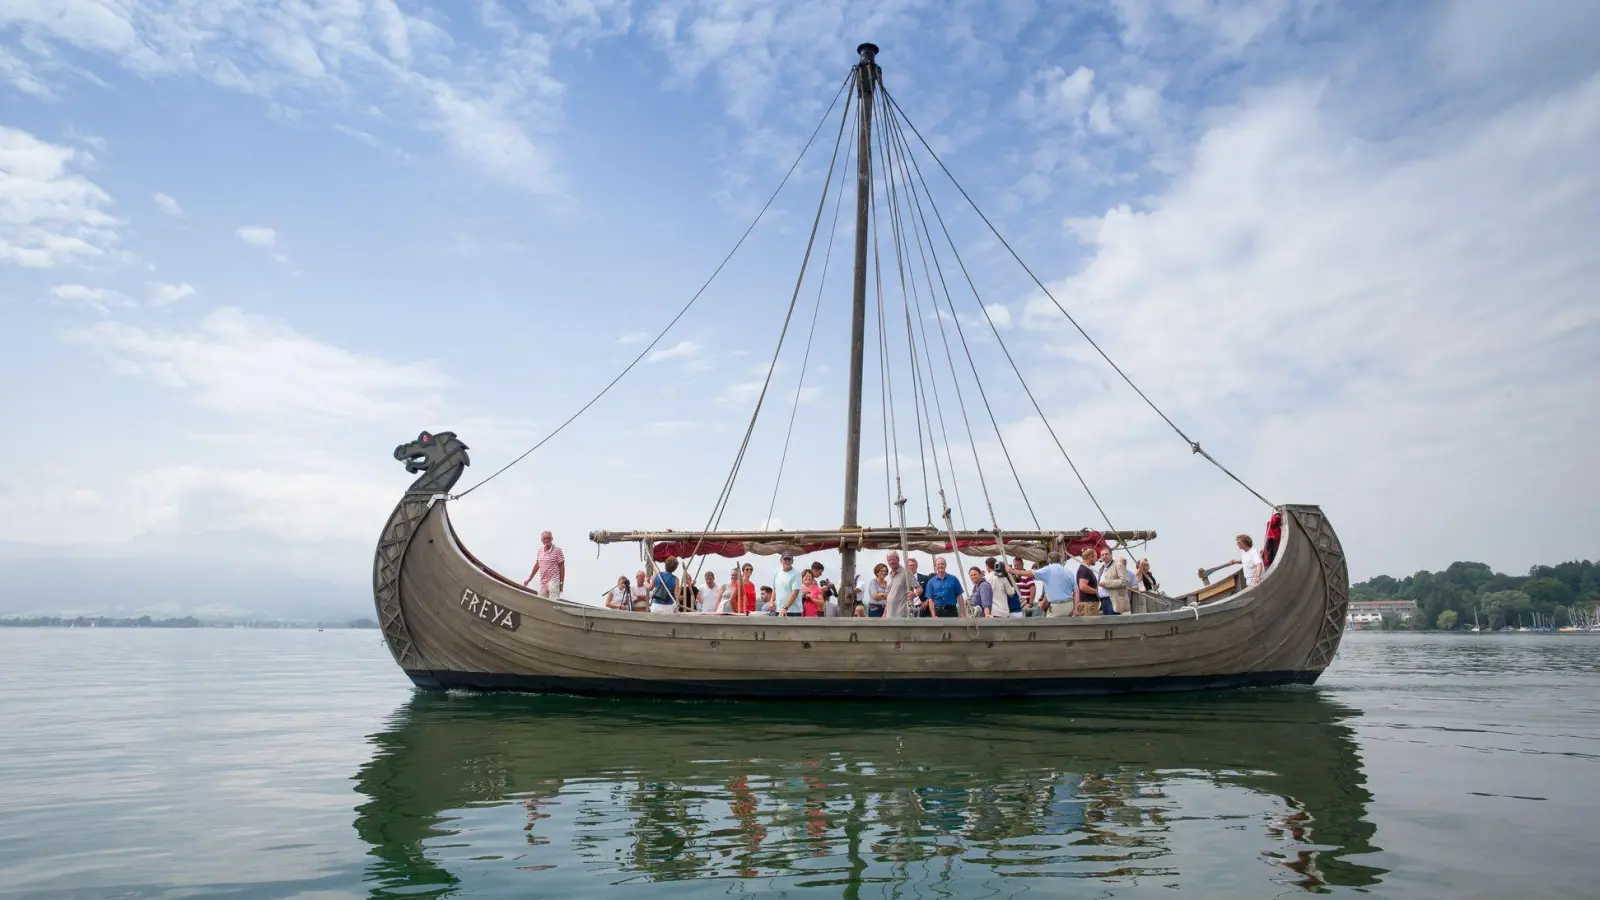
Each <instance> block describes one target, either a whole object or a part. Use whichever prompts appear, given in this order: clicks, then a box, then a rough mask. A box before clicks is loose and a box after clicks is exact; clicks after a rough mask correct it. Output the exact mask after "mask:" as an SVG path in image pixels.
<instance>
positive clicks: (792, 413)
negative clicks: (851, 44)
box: [762, 110, 861, 528]
mask: <svg viewBox="0 0 1600 900" xmlns="http://www.w3.org/2000/svg"><path fill="white" fill-rule="evenodd" d="M860 114H861V113H860V110H857V111H856V115H857V117H858V118H859V116H860ZM854 154H855V150H854V148H852V149H850V150H847V151H845V166H844V168H842V169H841V170H840V171H839V192H838V193H837V194H835V195H834V200H833V226H832V227H831V228H829V229H828V247H827V250H826V251H825V252H824V253H823V255H822V277H821V278H820V279H818V281H817V301H816V303H815V304H814V305H813V306H812V307H811V330H810V331H809V332H808V333H807V334H806V350H805V353H803V354H802V355H801V357H800V381H799V383H798V384H796V385H795V388H794V406H793V407H791V408H790V410H789V427H788V428H787V429H786V430H785V431H784V433H783V452H782V453H781V454H779V456H778V476H777V477H776V478H775V479H773V482H772V502H770V503H768V504H767V519H766V524H765V525H764V526H762V527H763V528H771V527H772V513H773V511H774V510H776V509H777V508H778V488H779V487H780V486H782V484H783V469H784V464H785V463H787V462H788V461H789V441H790V439H791V438H793V437H794V422H795V419H796V418H797V417H798V416H799V415H800V394H801V392H802V391H804V390H805V386H806V370H807V368H808V367H809V365H810V363H811V342H812V340H813V339H815V338H816V336H817V314H818V313H820V312H821V311H822V289H823V288H824V287H825V286H826V285H827V283H828V263H829V262H830V261H831V260H832V259H833V239H834V237H835V236H836V235H837V234H838V232H839V210H840V209H841V208H842V207H843V206H844V184H845V182H846V181H848V180H849V179H850V166H849V162H850V160H852V159H854V158H855V156H854ZM827 190H828V186H827V185H824V186H823V191H824V192H826V191H827Z"/></svg>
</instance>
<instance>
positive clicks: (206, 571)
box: [0, 554, 373, 622]
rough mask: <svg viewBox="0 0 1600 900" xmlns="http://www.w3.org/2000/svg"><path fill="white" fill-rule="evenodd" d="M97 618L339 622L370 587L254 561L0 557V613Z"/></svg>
mask: <svg viewBox="0 0 1600 900" xmlns="http://www.w3.org/2000/svg"><path fill="white" fill-rule="evenodd" d="M37 615H53V616H63V615H103V616H142V615H148V616H153V617H175V616H196V617H199V618H203V619H212V620H237V619H271V620H282V621H329V622H333V621H344V620H349V619H359V618H363V617H365V618H371V617H372V616H373V610H372V598H371V593H370V591H367V590H363V589H362V588H361V587H358V586H354V585H349V584H335V583H333V582H329V581H321V580H318V579H315V578H307V577H303V576H298V575H292V574H288V573H285V572H283V571H280V570H277V569H275V568H274V567H272V566H269V565H265V564H262V563H253V562H236V561H223V560H216V561H213V560H185V559H170V558H132V559H107V558H85V557H75V556H55V557H34V558H18V557H15V556H8V555H6V554H0V616H37Z"/></svg>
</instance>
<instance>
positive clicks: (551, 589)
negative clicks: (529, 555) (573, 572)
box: [522, 531, 567, 600]
mask: <svg viewBox="0 0 1600 900" xmlns="http://www.w3.org/2000/svg"><path fill="white" fill-rule="evenodd" d="M539 543H540V544H541V545H542V546H540V547H539V555H538V556H535V557H534V559H533V571H532V572H529V573H528V579H527V581H524V582H522V586H523V587H527V586H528V584H529V582H531V581H533V576H535V575H537V576H539V594H540V596H543V597H549V598H550V599H552V600H560V599H561V585H563V584H565V583H566V581H567V555H566V554H565V553H562V552H561V548H560V547H557V546H556V545H555V541H554V539H553V538H552V537H551V536H550V532H548V531H546V532H545V533H544V534H541V535H539Z"/></svg>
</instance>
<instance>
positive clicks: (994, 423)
mask: <svg viewBox="0 0 1600 900" xmlns="http://www.w3.org/2000/svg"><path fill="white" fill-rule="evenodd" d="M887 118H889V119H891V120H892V119H893V118H894V116H893V110H890V115H889V116H888V117H887ZM893 128H894V123H893V122H892V121H891V122H890V123H889V128H888V129H887V130H890V131H892V130H893ZM893 140H894V135H893V134H891V135H890V141H893ZM912 162H913V163H915V160H913V161H912ZM923 186H924V188H926V186H927V185H926V184H924V185H923ZM907 189H908V190H910V189H911V185H909V184H908V185H907ZM928 199H929V203H932V201H933V198H932V196H931V195H930V197H929V198H928ZM937 211H938V210H937V208H935V214H937ZM940 224H941V225H942V224H943V222H942V221H941V223H940ZM912 227H916V223H915V222H913V223H912ZM928 238H929V241H930V243H931V242H932V239H933V236H932V235H931V234H930V235H929V236H928ZM948 238H949V235H948V233H946V239H948ZM950 252H951V253H953V254H955V257H956V262H957V263H959V264H960V265H961V271H962V272H963V273H965V272H966V270H967V267H966V263H965V262H963V261H962V259H961V254H960V252H959V251H958V250H956V246H955V242H954V241H950ZM934 264H935V265H937V264H938V256H937V255H935V257H934ZM941 282H942V274H941ZM967 284H968V286H969V287H972V293H973V296H974V297H977V296H978V291H977V288H976V287H975V286H973V285H972V279H971V278H970V277H969V278H968V279H967ZM945 303H946V305H947V306H950V316H951V318H952V319H956V311H955V306H954V305H953V304H952V303H951V299H950V292H949V290H948V288H947V289H946V290H945ZM978 307H979V308H980V309H983V298H981V297H978ZM983 313H984V317H985V318H986V319H987V318H988V315H989V312H988V310H987V309H984V310H983ZM955 324H956V329H955V331H956V335H957V336H958V337H960V338H961V349H962V352H964V353H965V354H966V357H967V365H968V366H969V367H970V368H971V369H972V380H973V382H974V383H975V384H977V386H978V396H979V398H980V399H982V400H983V408H984V410H985V412H987V413H988V415H989V425H990V426H991V427H992V428H994V437H995V440H996V441H997V442H999V444H1000V452H1001V453H1003V454H1004V455H1005V458H1006V467H1007V468H1009V469H1010V470H1011V478H1012V480H1013V481H1015V482H1016V485H1017V492H1018V493H1020V494H1021V495H1022V503H1023V505H1024V506H1026V507H1027V509H1028V515H1029V516H1030V517H1031V518H1032V519H1033V527H1034V528H1040V527H1042V526H1040V524H1039V517H1038V515H1037V514H1035V513H1034V511H1033V503H1032V502H1030V501H1029V500H1028V492H1027V490H1026V489H1025V488H1023V486H1022V476H1021V475H1019V474H1018V473H1017V466H1016V463H1014V462H1013V461H1012V459H1011V449H1010V448H1009V447H1007V446H1006V439H1005V437H1004V436H1003V435H1002V434H1001V433H1000V423H999V421H998V420H997V419H996V418H995V414H994V409H993V407H991V406H990V405H989V395H988V392H987V391H985V390H984V389H983V377H982V376H981V375H980V374H979V372H978V366H977V362H976V361H975V360H974V359H973V357H972V348H971V347H969V346H968V345H967V337H966V332H964V331H963V330H962V329H961V327H960V324H961V323H960V321H959V320H958V319H957V320H956V322H955ZM991 327H993V326H992V323H991ZM995 338H996V340H998V339H999V332H996V333H995ZM1003 346H1004V344H1002V347H1003ZM988 500H989V497H988V492H987V490H986V491H985V492H984V501H985V502H986V503H988ZM989 524H990V526H991V527H992V528H994V529H995V532H996V533H997V534H998V533H999V529H1000V522H999V519H998V518H997V517H996V516H995V513H994V504H993V503H989Z"/></svg>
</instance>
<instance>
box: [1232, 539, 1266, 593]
mask: <svg viewBox="0 0 1600 900" xmlns="http://www.w3.org/2000/svg"><path fill="white" fill-rule="evenodd" d="M1234 543H1235V544H1237V545H1238V546H1239V558H1238V559H1234V560H1229V561H1228V562H1229V565H1242V566H1244V583H1245V584H1246V585H1251V584H1260V583H1261V569H1262V565H1261V551H1260V550H1257V549H1256V548H1255V541H1253V540H1251V539H1250V535H1248V534H1241V535H1239V536H1238V537H1237V538H1234Z"/></svg>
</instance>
